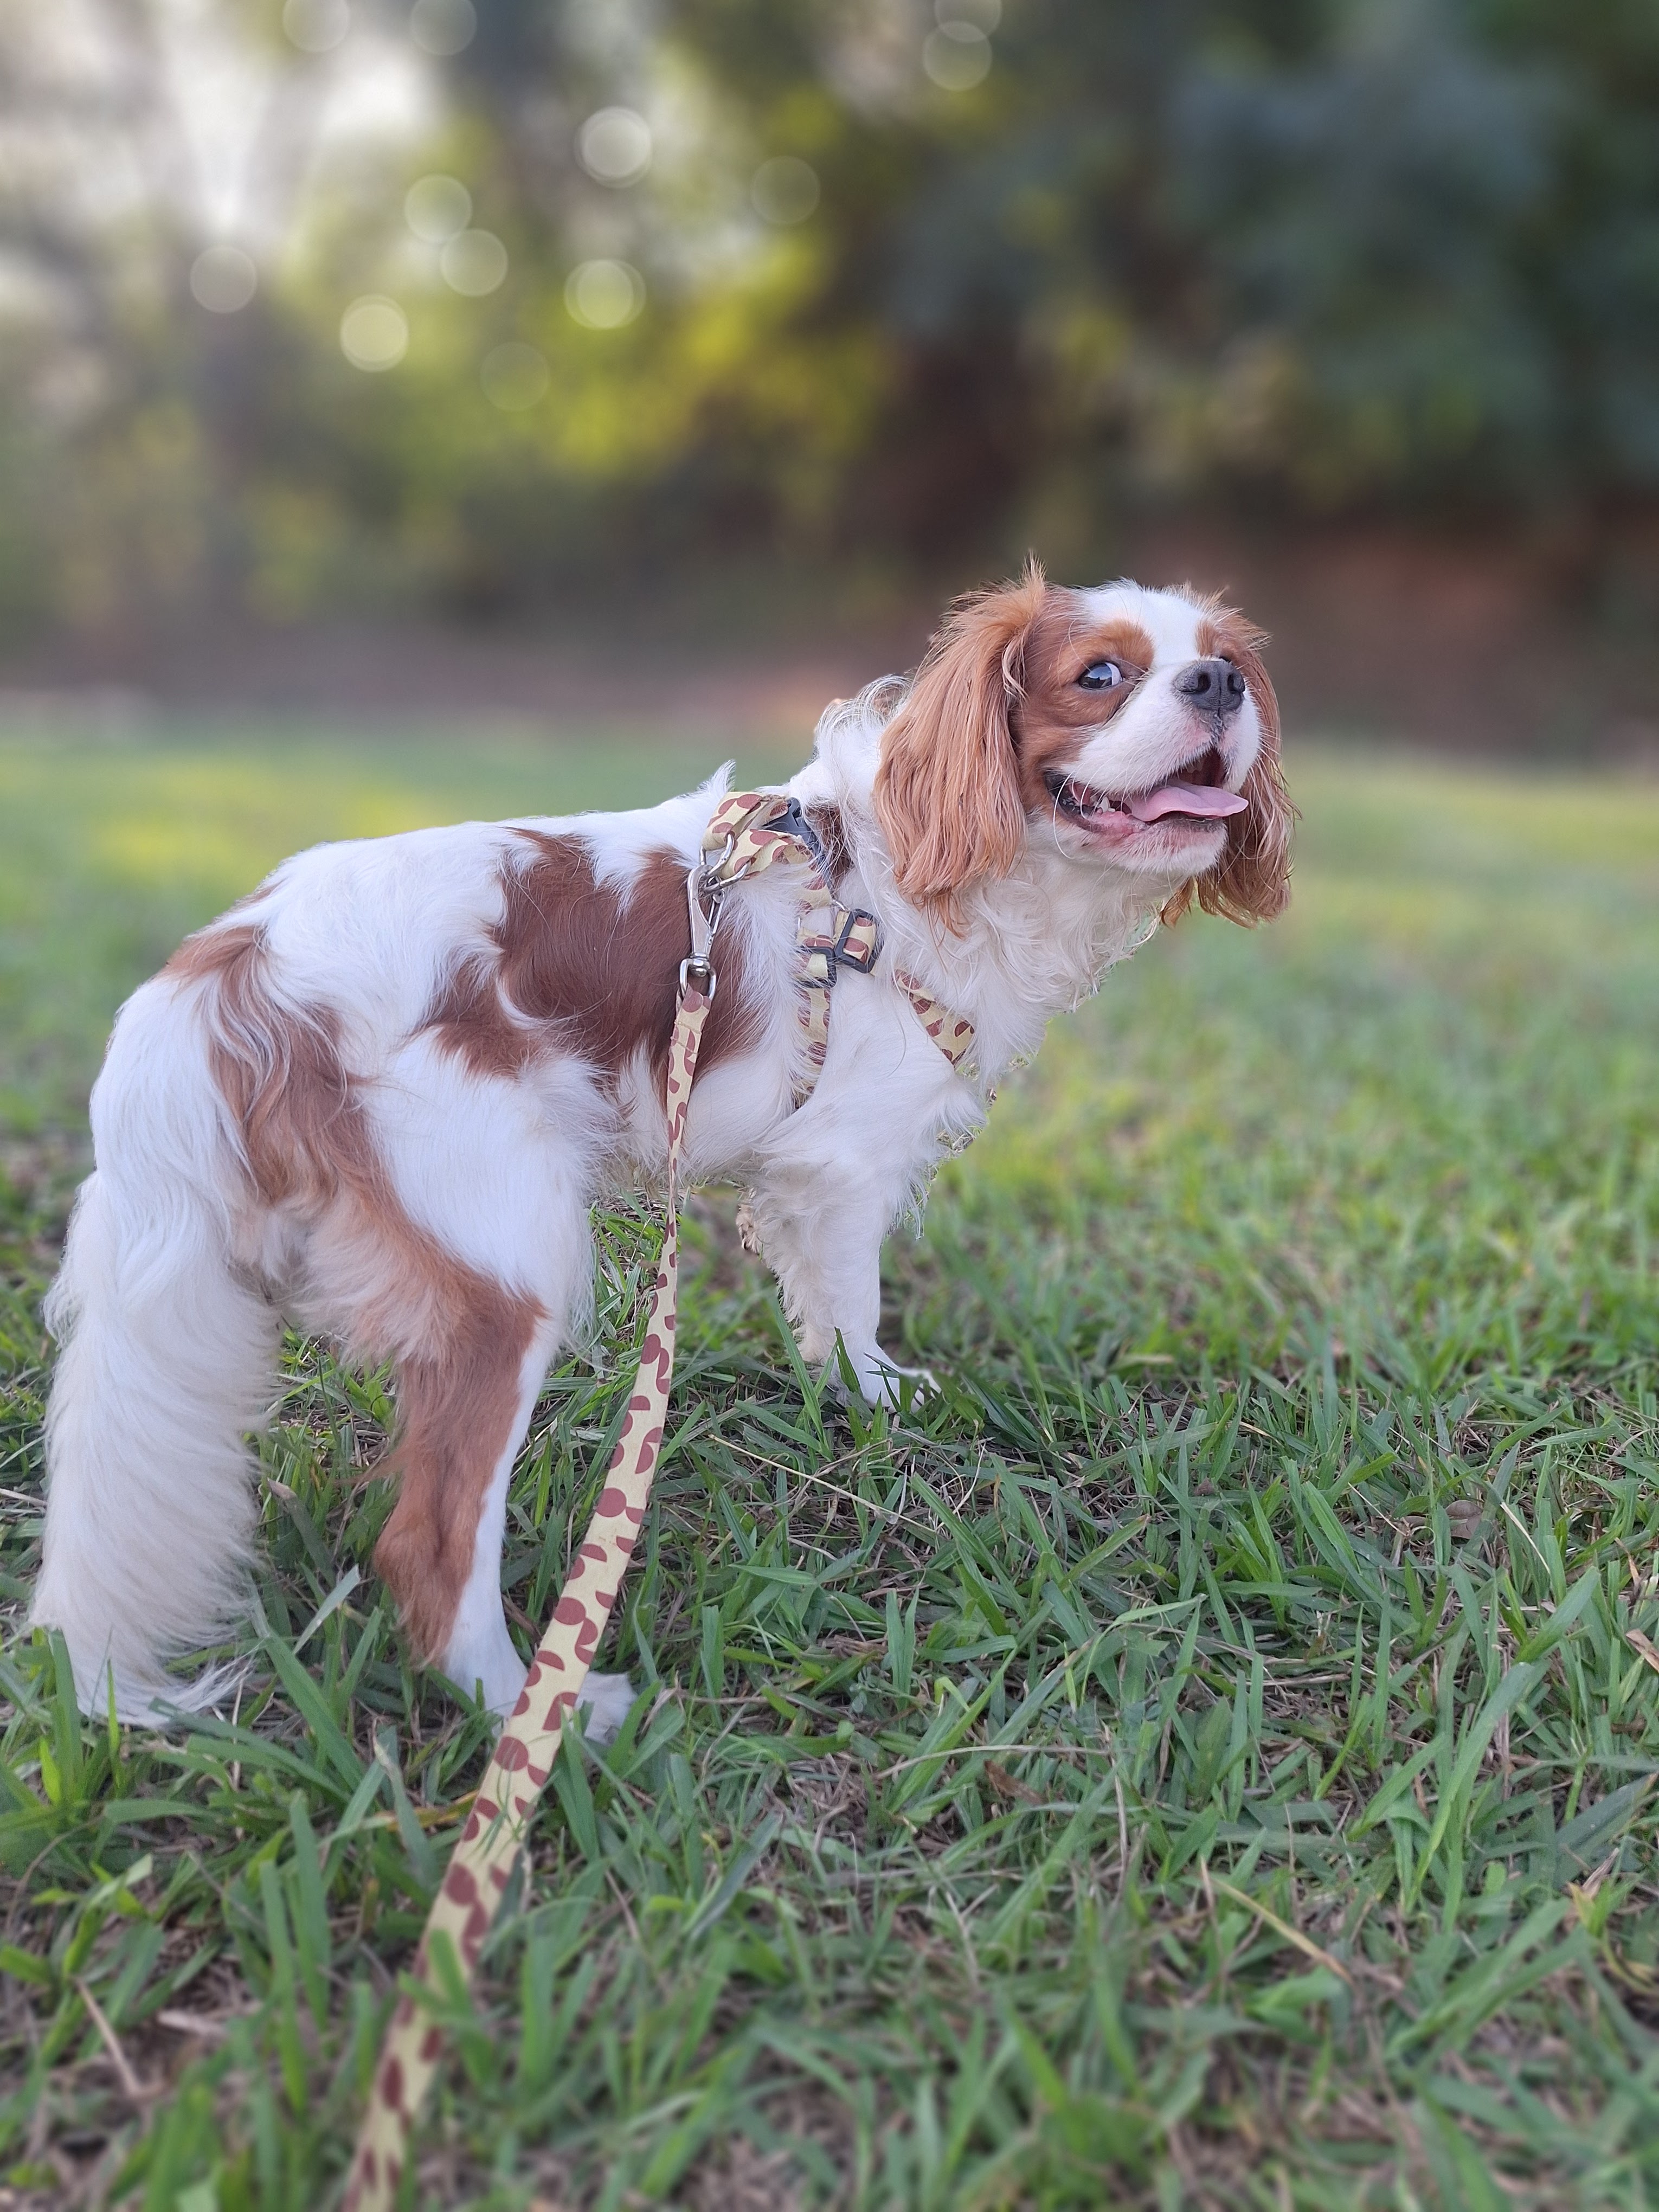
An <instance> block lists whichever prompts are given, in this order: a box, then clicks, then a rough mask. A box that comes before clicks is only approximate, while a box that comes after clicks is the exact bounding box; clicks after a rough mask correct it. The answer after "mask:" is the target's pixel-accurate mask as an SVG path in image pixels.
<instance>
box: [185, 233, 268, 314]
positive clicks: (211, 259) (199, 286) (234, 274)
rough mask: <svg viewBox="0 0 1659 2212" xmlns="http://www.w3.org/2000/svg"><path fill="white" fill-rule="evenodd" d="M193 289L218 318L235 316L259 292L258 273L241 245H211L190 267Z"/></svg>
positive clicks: (203, 303)
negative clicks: (220, 316)
mask: <svg viewBox="0 0 1659 2212" xmlns="http://www.w3.org/2000/svg"><path fill="white" fill-rule="evenodd" d="M190 289H191V291H192V292H193V293H194V294H195V295H196V297H197V300H198V301H200V302H201V304H202V306H203V307H210V308H211V309H212V311H213V313H215V314H216V315H234V313H236V311H237V309H238V308H239V307H246V305H247V303H248V301H250V300H251V299H252V297H253V295H254V294H255V292H256V291H258V289H259V272H258V270H257V269H256V268H255V267H254V265H253V263H252V258H250V256H249V255H247V254H246V253H244V252H243V251H242V249H241V247H240V246H204V248H203V249H202V251H201V252H199V253H198V254H197V257H196V258H195V260H194V261H192V262H191V264H190Z"/></svg>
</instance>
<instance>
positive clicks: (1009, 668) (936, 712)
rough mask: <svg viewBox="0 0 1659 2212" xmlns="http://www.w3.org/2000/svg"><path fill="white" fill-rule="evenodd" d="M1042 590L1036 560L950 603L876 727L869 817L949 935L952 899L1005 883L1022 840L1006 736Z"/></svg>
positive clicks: (900, 876)
mask: <svg viewBox="0 0 1659 2212" xmlns="http://www.w3.org/2000/svg"><path fill="white" fill-rule="evenodd" d="M1049 598H1050V593H1049V592H1048V586H1047V585H1046V583H1045V582H1044V581H1043V575H1042V569H1041V568H1039V567H1038V565H1037V563H1036V561H1035V560H1032V561H1030V562H1027V564H1026V568H1025V574H1024V576H1023V577H1022V578H1021V579H1020V580H1019V581H1018V583H1008V584H1004V585H1001V586H999V587H998V588H996V589H995V590H993V591H987V592H970V593H969V595H968V596H967V597H966V598H965V599H958V600H957V603H956V605H955V606H954V607H953V608H952V609H951V612H950V614H949V615H948V616H947V617H946V618H945V623H943V625H942V626H941V628H940V629H939V630H938V632H937V633H936V634H935V635H934V637H933V641H932V643H931V644H930V645H929V646H928V648H927V653H926V655H925V657H924V658H923V660H922V663H921V667H920V668H919V669H918V670H917V671H916V677H915V682H914V683H913V684H912V685H911V686H910V690H909V692H908V696H906V698H905V700H904V702H903V704H902V706H901V707H900V708H899V709H898V711H897V713H896V714H895V715H894V716H893V719H892V720H891V721H890V722H889V724H888V725H887V729H886V732H885V734H884V737H883V739H882V748H881V766H880V769H878V772H877V775H876V788H875V810H876V819H877V820H878V823H880V825H881V830H882V835H883V836H884V838H885V839H886V841H887V848H888V850H889V852H890V854H892V856H893V878H894V881H895V883H896V884H897V886H898V888H899V890H901V891H902V893H903V895H904V896H905V897H906V898H908V899H909V900H911V901H912V902H914V903H915V905H917V906H920V907H921V908H924V909H927V908H931V909H932V911H933V913H934V914H936V915H938V916H939V919H940V920H941V921H943V922H944V923H945V926H946V927H947V928H950V929H952V930H956V931H958V932H959V931H960V929H961V927H962V921H961V917H960V915H959V912H958V907H957V899H958V895H959V893H961V892H962V891H963V890H965V889H966V888H967V887H968V885H969V884H972V883H975V882H977V881H979V880H980V879H981V878H983V877H986V876H1006V874H1007V872H1008V871H1009V870H1010V869H1011V868H1012V866H1013V865H1014V863H1015V861H1016V860H1018V858H1019V855H1020V853H1021V852H1022V850H1023V849H1024V843H1025V805H1024V799H1023V797H1022V793H1021V788H1020V777H1019V766H1018V761H1017V760H1016V758H1015V754H1014V748H1013V744H1012V739H1011V735H1010V731H1009V716H1010V713H1011V710H1012V708H1013V705H1014V702H1016V701H1017V700H1018V699H1019V698H1020V697H1021V696H1023V694H1024V689H1025V655H1026V649H1027V645H1028V641H1029V640H1030V634H1031V630H1032V627H1033V625H1034V624H1035V623H1036V620H1037V617H1039V615H1041V614H1042V611H1043V610H1044V608H1045V606H1046V605H1048V600H1049Z"/></svg>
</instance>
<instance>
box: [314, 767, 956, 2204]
mask: <svg viewBox="0 0 1659 2212" xmlns="http://www.w3.org/2000/svg"><path fill="white" fill-rule="evenodd" d="M778 861H793V862H794V863H795V864H796V865H797V866H799V865H800V864H802V863H803V862H805V866H806V869H807V872H808V882H809V885H810V890H809V895H808V896H807V898H806V899H805V901H804V902H802V906H801V909H800V915H799V921H798V922H797V925H796V940H795V941H796V945H797V947H798V950H799V956H800V969H799V977H798V980H799V984H800V986H801V1008H800V1018H801V1022H802V1025H803V1027H804V1028H805V1032H806V1054H805V1073H804V1074H803V1076H802V1079H801V1080H800V1082H799V1084H798V1085H797V1088H796V1100H795V1103H796V1104H797V1105H799V1104H800V1103H802V1101H803V1100H804V1099H805V1098H806V1097H809V1096H810V1095H811V1091H812V1089H813V1086H814V1085H816V1083H817V1079H818V1076H819V1073H821V1072H822V1069H823V1059H824V1051H825V1048H826V1046H827V1044H828V1042H829V994H830V991H831V989H832V988H833V987H834V985H835V981H836V974H837V972H838V971H839V969H841V968H842V967H843V966H845V967H849V968H856V969H860V971H861V972H862V973H864V974H866V975H867V974H868V973H869V972H870V970H871V969H872V968H873V967H874V965H875V963H876V959H877V957H878V954H879V952H880V951H881V930H880V926H879V924H878V922H877V921H876V918H875V916H874V915H871V914H866V913H864V912H863V911H862V910H861V909H860V908H856V907H854V908H848V907H843V906H842V905H841V904H840V903H839V902H838V901H837V900H836V896H835V894H834V892H833V890H831V889H830V886H829V881H828V871H827V864H826V860H825V856H824V852H823V845H822V844H821V842H819V840H818V837H817V834H816V833H815V832H814V830H813V829H812V827H811V823H809V822H808V821H807V820H806V818H805V816H804V815H803V814H802V812H801V809H800V805H799V801H798V800H796V799H790V798H788V797H787V796H786V795H785V794H783V793H779V792H763V793H762V792H737V793H732V795H731V796H730V797H728V798H726V799H723V800H722V801H721V802H720V805H719V806H718V807H717V808H716V809H715V811H714V816H713V818H712V819H711V820H710V822H709V824H708V829H707V831H706V832H705V833H704V836H703V850H702V860H701V861H700V862H699V863H698V865H697V866H695V867H694V868H692V870H691V871H690V875H689V876H688V878H687V879H686V889H687V896H688V899H689V901H690V914H691V951H690V957H689V958H687V959H685V960H683V961H682V962H681V963H680V989H679V1006H678V1012H677V1013H676V1015H675V1018H674V1029H673V1034H672V1036H671V1039H670V1041H669V1047H668V1072H667V1079H666V1086H665V1091H666V1095H665V1104H666V1108H667V1114H668V1196H667V1214H668V1222H667V1232H666V1234H665V1237H664V1238H663V1247H662V1260H661V1262H660V1264H659V1267H658V1270H657V1279H656V1284H655V1286H654V1288H653V1291H652V1294H651V1312H650V1316H649V1318H648V1320H647V1323H646V1330H645V1349H644V1352H643V1353H642V1354H641V1359H640V1370H639V1373H638V1375H637V1376H636V1377H635V1383H634V1391H633V1395H632V1396H631V1397H630V1398H629V1401H628V1412H627V1415H626V1417H625V1418H624V1419H623V1429H622V1434H621V1436H620V1437H618V1438H617V1448H616V1449H615V1451H614V1452H613V1453H612V1454H611V1464H610V1467H609V1468H607V1469H606V1471H605V1487H604V1488H603V1489H602V1490H601V1491H600V1492H599V1498H598V1500H597V1502H596V1503H595V1504H594V1507H593V1517H592V1521H590V1522H589V1523H588V1527H587V1534H586V1537H585V1538H584V1540H583V1541H582V1544H581V1547H580V1549H579V1550H578V1552H577V1553H576V1555H575V1557H574V1559H572V1561H571V1563H570V1572H569V1575H568V1577H567V1578H566V1581H565V1585H564V1588H563V1589H562V1591H561V1592H560V1594H559V1601H558V1603H557V1604H556V1606H555V1607H554V1608H553V1615H552V1618H551V1620H550V1621H549V1622H548V1624H547V1632H546V1633H545V1634H544V1637H543V1638H542V1640H541V1643H540V1644H539V1645H538V1647H537V1651H536V1656H535V1657H534V1658H533V1659H532V1661H531V1662H530V1671H529V1673H528V1674H526V1677H525V1685H524V1689H523V1692H522V1693H521V1694H520V1699H519V1702H518V1704H517V1705H515V1706H514V1707H513V1711H512V1712H511V1714H510V1715H509V1716H508V1717H507V1723H506V1724H505V1726H504V1727H503V1728H502V1729H501V1736H500V1739H499V1741H497V1743H496V1746H495V1754H494V1756H493V1757H492V1758H491V1759H490V1762H489V1766H488V1767H487V1768H486V1769H485V1771H484V1776H483V1781H482V1782H481V1783H480V1784H478V1790H477V1796H475V1798H474V1799H473V1802H472V1807H471V1811H470V1812H469V1813H468V1814H467V1817H466V1826H465V1828H463V1829H462V1831H461V1837H460V1841H459V1843H458V1844H456V1846H455V1850H454V1853H453V1857H451V1859H450V1862H449V1867H448V1870H447V1873H446V1874H445V1875H444V1879H443V1884H442V1887H441V1888H440V1889H439V1892H438V1894H437V1896H436V1897H435V1898H434V1899H433V1900H432V1910H431V1911H430V1912H429V1913H428V1916H427V1923H426V1930H425V1933H424V1934H423V1935H422V1938H421V1944H420V1948H419V1949H418V1951H417V1952H416V1954H415V1963H414V1968H413V1972H412V1976H411V1977H410V1978H411V1979H412V1980H413V1981H414V1982H415V1983H420V1984H425V1985H426V1986H427V1987H428V1988H434V1987H443V1988H445V1990H446V1993H451V1992H453V1990H456V1989H458V1988H462V1987H465V1984H467V1983H469V1982H470V1981H471V1978H472V1974H473V1971H474V1969H475V1968H476V1966H477V1962H478V1954H479V1952H480V1951H481V1950H482V1949H483V1941H484V1937H485V1936H487V1935H488V1934H489V1926H490V1923H491V1921H492V1920H493V1919H494V1918H495V1908H496V1906H497V1905H499V1904H500V1902H501V1893H502V1892H503V1891H504V1890H505V1889H506V1887H507V1879H508V1876H509V1875H511V1873H512V1871H513V1865H514V1863H515V1862H516V1861H517V1858H518V1856H519V1852H520V1850H521V1849H522V1847H523V1844H524V1842H525V1839H526V1837H527V1836H528V1834H529V1832H530V1824H531V1821H532V1819H533V1818H534V1815H535V1811H536V1806H537V1802H538V1799H539V1798H540V1796H541V1793H542V1790H543V1789H544V1786H545V1784H546V1782H547V1778H548V1776H549V1775H550V1773H551V1772H552V1771H553V1760H554V1758H555V1756H556V1753H557V1751H558V1748H559V1738H560V1735H561V1734H562V1731H563V1729H564V1723H565V1720H566V1717H567V1716H568V1714H569V1713H570V1712H571V1711H574V1707H575V1704H576V1699H577V1696H578V1694H579V1692H580V1689H581V1686H582V1683H583V1681H584V1680H585V1679H586V1675H587V1673H588V1669H589V1668H590V1666H591V1664H592V1658H593V1654H594V1653H595V1651H596V1650H598V1649H599V1638H600V1637H601V1636H602V1635H603V1634H604V1633H605V1624H606V1622H607V1621H608V1620H610V1618H611V1607H612V1606H613V1605H614V1604H615V1603H616V1600H617V1590H618V1589H620V1588H621V1586H622V1579H623V1575H624V1574H625V1573H626V1572H627V1571H628V1562H629V1558H630V1557H631V1556H632V1553H633V1550H634V1545H635V1538H636V1535H637V1533H638V1531H639V1528H640V1527H641V1523H642V1522H644V1519H645V1509H646V1506H647V1503H648V1501H649V1498H650V1496H651V1479H652V1476H653V1474H655V1472H656V1466H657V1460H658V1456H659V1453H660V1451H661V1449H662V1439H663V1430H664V1426H665V1422H666V1420H667V1416H668V1386H669V1383H670V1381H671V1378H672V1376H673V1371H674V1320H675V1303H676V1294H677V1291H678V1283H679V1234H678V1229H679V1164H680V1152H681V1148H682V1146H683V1145H684V1138H685V1115H686V1109H687V1107H688V1106H689V1105H690V1098H691V1084H692V1079H693V1078H694V1076H695V1075H696V1066H697V1052H698V1048H699V1047H700V1045H701V1044H702V1030H703V1024H704V1023H705V1022H706V1021H707V1020H708V1009H709V1007H710V1006H712V1005H713V1003H714V990H715V974H714V965H713V963H712V960H711V957H710V954H711V951H712V948H713V944H714V932H715V928H716V925H717V924H718V921H719V919H720V902H721V900H722V899H723V898H724V896H725V894H726V891H727V890H729V889H730V888H731V886H732V884H737V883H740V882H742V881H743V880H744V878H746V877H749V876H752V875H757V874H758V873H759V872H761V871H762V870H763V869H764V868H768V867H770V866H773V865H774V864H775V863H776V862H778ZM895 981H896V982H897V983H898V985H899V987H900V988H901V989H902V991H903V992H904V993H905V994H906V996H907V997H908V999H909V1000H910V1003H911V1004H912V1006H914V1007H915V1010H916V1012H917V1014H918V1015H919V1016H920V1018H921V1022H922V1024H923V1026H924V1028H926V1029H927V1033H928V1035H929V1036H931V1037H932V1038H933V1042H935V1043H936V1044H937V1045H938V1046H939V1050H940V1051H941V1052H942V1053H944V1054H945V1057H946V1058H947V1059H948V1060H950V1062H951V1066H953V1067H959V1066H961V1065H962V1063H963V1060H965V1059H966V1058H967V1055H968V1053H969V1049H970V1048H971V1047H972V1044H973V1040H974V1031H973V1026H972V1024H970V1023H968V1022H965V1021H962V1020H960V1019H957V1018H954V1017H952V1016H951V1014H950V1012H948V1010H947V1009H945V1007H943V1006H940V1005H939V1002H938V1000H935V999H933V998H930V997H929V996H928V994H927V993H926V992H925V991H923V990H922V989H921V986H920V985H919V984H917V983H915V981H913V980H912V979H911V978H910V977H908V976H907V975H903V974H902V973H900V972H898V971H895ZM442 2050H443V2031H442V2029H441V2027H438V2026H437V2025H436V2024H435V2022H434V2021H433V2020H432V2019H431V2017H430V2015H429V2013H428V2012H427V2011H425V2010H424V2009H423V2008H422V2005H421V2003H420V2002H419V2000H418V1998H417V1996H416V1994H415V1993H414V1992H413V1990H411V1989H410V1988H409V1987H408V1986H407V1984H406V1986H405V1988H404V1992H403V1994H402V1995H400V1996H399V1997H398V2003H397V2007H396V2009H395V2010H394V2011H393V2013H392V2021H391V2024H390V2026H389V2027H387V2029H386V2040H385V2043H384V2045H382V2048H381V2051H380V2059H379V2062H378V2063H377V2064H376V2067H375V2069H374V2083H373V2085H372V2087H371V2088H370V2090H369V2097H368V2107H367V2109H366V2111H365V2112H364V2114H363V2120H362V2130H361V2131H360V2132H359V2135H358V2137H357V2148H356V2155H355V2156H354V2158H353V2160H352V2163H351V2175H350V2179H349V2182H348V2184H347V2187H346V2194H345V2208H346V2212H384V2208H386V2207H387V2206H389V2205H390V2204H391V2203H392V2200H393V2198H394V2197H396V2195H397V2193H398V2184H399V2182H400V2181H401V2179H402V2178H403V2172H404V2164H405V2161H406V2159H407V2155H408V2146H409V2136H410V2131H411V2130H412V2129H413V2127H414V2125H415V2123H416V2118H418V2117H419V2113H420V2110H421V2106H422V2102H423V2101H424V2100H425V2096H426V2092H427V2088H428V2085H429V2083H430V2081H431V2080H432V2076H433V2075H434V2073H435V2071H436V2069H437V2064H438V2060H439V2057H441V2053H442Z"/></svg>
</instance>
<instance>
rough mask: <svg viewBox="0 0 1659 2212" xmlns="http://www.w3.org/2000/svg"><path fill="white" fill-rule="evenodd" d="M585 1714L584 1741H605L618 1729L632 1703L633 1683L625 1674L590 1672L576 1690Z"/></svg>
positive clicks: (614, 1734)
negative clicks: (585, 1737)
mask: <svg viewBox="0 0 1659 2212" xmlns="http://www.w3.org/2000/svg"><path fill="white" fill-rule="evenodd" d="M576 1703H577V1704H578V1705H580V1707H581V1710H582V1711H583V1712H584V1713H585V1714H586V1718H587V1741H589V1742H590V1743H609V1742H611V1741H612V1739H613V1738H614V1737H616V1736H618V1735H621V1733H622V1726H623V1722H624V1721H625V1720H626V1719H627V1718H628V1716H629V1713H630V1712H631V1711H632V1710H633V1706H634V1685H633V1684H632V1682H630V1681H629V1679H628V1677H627V1675H626V1674H590V1675H589V1676H588V1678H587V1680H586V1681H585V1682H584V1683H583V1684H582V1686H581V1688H580V1690H579V1691H578V1692H577V1693H576Z"/></svg>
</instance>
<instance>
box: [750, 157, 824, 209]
mask: <svg viewBox="0 0 1659 2212" xmlns="http://www.w3.org/2000/svg"><path fill="white" fill-rule="evenodd" d="M749 197H750V201H751V202H752V203H753V204H754V209H755V212H756V214H757V215H758V216H761V217H762V218H763V220H764V221H765V222H775V223H779V224H784V223H791V222H805V220H806V218H807V216H809V215H811V212H812V210H813V209H814V208H816V207H817V204H818V173H817V170H816V169H815V168H813V167H811V164H810V163H809V162H806V161H799V160H798V159H797V158H796V156H795V155H793V154H776V155H774V156H773V158H772V159H771V160H770V161H763V162H762V163H761V165H760V167H759V168H758V169H757V170H756V172H755V173H754V176H753V178H752V179H751V180H750V186H749Z"/></svg>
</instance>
